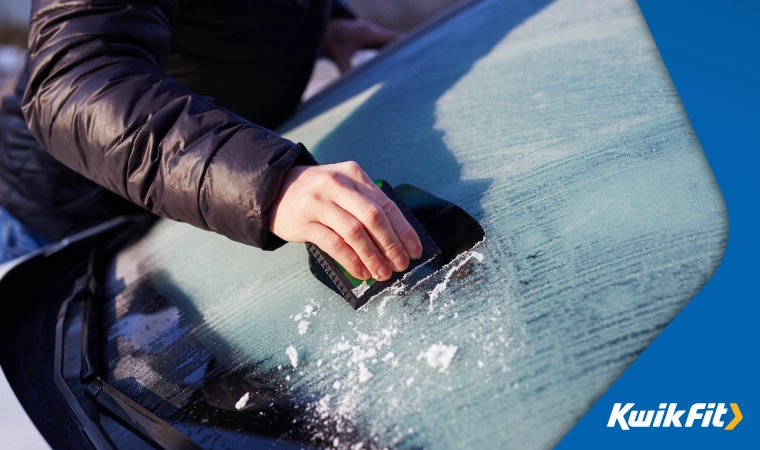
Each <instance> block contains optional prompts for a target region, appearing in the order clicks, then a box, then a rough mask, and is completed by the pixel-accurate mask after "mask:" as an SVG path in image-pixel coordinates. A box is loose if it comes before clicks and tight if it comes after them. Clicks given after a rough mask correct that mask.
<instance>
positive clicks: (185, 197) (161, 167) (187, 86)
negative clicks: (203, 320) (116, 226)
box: [0, 0, 348, 249]
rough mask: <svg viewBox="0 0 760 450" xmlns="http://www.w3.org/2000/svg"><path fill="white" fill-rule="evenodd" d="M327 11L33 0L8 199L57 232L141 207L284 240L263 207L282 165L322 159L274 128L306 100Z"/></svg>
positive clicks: (3, 143)
mask: <svg viewBox="0 0 760 450" xmlns="http://www.w3.org/2000/svg"><path fill="white" fill-rule="evenodd" d="M333 14H334V15H335V16H341V17H345V16H347V15H348V13H347V11H346V10H345V8H342V7H340V8H337V7H336V8H333ZM330 15H331V4H330V2H329V1H328V0H222V1H213V2H209V1H206V0H131V1H127V0H85V1H82V0H38V1H35V2H34V3H33V6H32V15H31V21H30V39H29V61H28V67H27V70H26V71H25V73H23V74H22V75H21V77H20V79H19V82H18V85H17V88H16V90H15V94H12V95H10V96H6V97H5V98H4V99H3V102H2V108H0V204H2V205H3V206H4V207H5V208H6V209H7V210H8V211H10V212H11V213H12V214H13V215H14V216H15V217H17V218H18V219H19V220H20V221H21V222H22V223H23V224H24V225H26V226H27V227H29V228H31V229H33V230H35V231H37V232H39V233H41V234H42V235H44V236H45V237H47V238H49V239H52V240H54V239H60V238H62V237H65V236H67V235H69V234H71V233H73V232H75V231H78V230H80V229H83V228H85V227H87V226H91V225H93V224H95V223H97V222H99V221H102V220H104V219H107V218H109V217H112V216H114V215H117V214H124V213H130V212H134V211H135V210H137V209H139V208H136V207H135V205H137V206H138V207H141V208H143V209H145V210H148V211H150V212H152V213H153V214H157V215H159V216H163V217H167V218H170V219H174V220H178V221H183V222H187V223H190V224H192V225H195V226H197V227H200V228H203V229H207V230H212V231H215V232H217V233H220V234H223V235H225V236H227V237H229V238H230V239H233V240H236V241H239V242H243V243H245V244H249V245H254V246H257V247H260V248H264V249H273V248H276V247H278V246H280V245H282V241H281V240H280V239H279V238H277V237H276V236H274V235H271V234H270V233H269V232H268V214H267V213H268V211H269V209H270V208H271V206H272V203H273V201H274V199H275V198H276V197H277V194H278V191H279V188H280V186H281V184H282V181H283V178H284V176H285V174H286V172H287V171H288V170H289V169H290V168H291V167H293V166H294V165H300V164H316V162H315V161H314V159H313V158H312V156H311V155H310V154H309V152H308V151H307V150H306V149H305V148H304V146H303V145H301V144H294V143H293V142H290V141H288V140H287V139H284V138H282V137H280V136H278V135H277V134H276V133H274V132H272V131H270V130H269V129H268V128H271V127H274V126H276V125H277V124H278V123H280V122H281V121H283V120H284V119H285V118H287V117H288V115H289V114H290V113H291V112H292V111H293V109H294V108H295V107H296V106H297V104H298V102H299V99H300V96H301V93H302V92H303V90H304V88H305V86H306V83H307V82H308V79H309V76H310V74H311V69H312V67H313V64H314V61H315V59H316V56H317V52H318V47H319V43H320V40H321V36H322V34H323V31H324V27H325V24H326V22H327V20H328V18H329V17H330ZM22 116H23V117H22ZM114 194H115V195H114Z"/></svg>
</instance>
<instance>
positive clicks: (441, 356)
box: [417, 343, 457, 372]
mask: <svg viewBox="0 0 760 450" xmlns="http://www.w3.org/2000/svg"><path fill="white" fill-rule="evenodd" d="M456 353H457V346H455V345H444V344H441V343H439V344H433V345H431V346H430V348H429V349H427V351H424V352H422V353H420V354H419V356H417V361H419V360H421V359H423V358H424V359H425V361H426V362H427V365H428V366H430V367H433V368H436V367H437V368H439V369H440V371H441V372H445V371H446V370H447V369H448V368H449V365H450V364H451V360H453V359H454V355H455V354H456Z"/></svg>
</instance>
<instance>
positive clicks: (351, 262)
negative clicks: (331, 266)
mask: <svg viewBox="0 0 760 450" xmlns="http://www.w3.org/2000/svg"><path fill="white" fill-rule="evenodd" d="M343 267H345V268H346V269H348V271H349V272H351V273H356V274H361V273H362V269H363V268H364V264H362V261H361V259H360V258H359V256H358V255H357V254H356V253H354V254H352V255H351V256H349V257H348V259H347V260H346V264H345V265H344V266H343Z"/></svg>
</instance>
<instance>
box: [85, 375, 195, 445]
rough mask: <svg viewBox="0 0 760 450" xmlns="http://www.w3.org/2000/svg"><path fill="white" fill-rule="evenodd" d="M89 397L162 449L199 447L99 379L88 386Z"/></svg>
mask: <svg viewBox="0 0 760 450" xmlns="http://www.w3.org/2000/svg"><path fill="white" fill-rule="evenodd" d="M85 393H86V394H87V397H89V398H91V399H92V400H93V401H95V403H97V404H98V405H100V406H102V407H103V408H105V409H107V410H108V411H109V412H111V413H112V414H113V415H115V416H116V417H117V418H118V419H119V420H120V421H121V422H122V423H123V424H125V425H126V426H127V427H129V428H130V429H131V430H133V431H135V432H136V433H139V434H140V435H142V436H143V437H145V438H147V439H149V440H150V441H151V442H153V443H154V444H155V445H157V446H159V447H160V448H167V449H168V448H170V449H178V450H196V449H199V448H200V447H198V445H197V444H196V443H195V442H193V441H191V440H190V439H188V438H187V436H185V435H184V434H182V433H180V432H179V431H177V429H176V428H174V427H173V426H171V425H169V424H168V423H166V422H164V421H163V420H161V419H159V418H158V417H156V416H155V415H154V414H153V413H151V412H150V411H148V410H147V409H145V408H143V407H142V406H140V405H138V404H137V403H135V402H133V401H132V400H130V399H129V398H127V397H126V396H125V395H124V394H122V393H121V392H119V391H118V390H116V389H115V388H113V387H112V386H110V385H108V384H107V383H106V382H105V381H103V380H101V379H100V378H99V377H98V378H95V379H94V380H92V381H91V382H90V383H89V384H88V385H87V391H86V392H85Z"/></svg>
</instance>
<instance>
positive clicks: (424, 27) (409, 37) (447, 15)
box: [296, 0, 484, 112]
mask: <svg viewBox="0 0 760 450" xmlns="http://www.w3.org/2000/svg"><path fill="white" fill-rule="evenodd" d="M483 1H484V0H464V1H459V2H456V3H454V4H452V5H451V6H449V7H447V8H445V9H443V10H442V11H440V12H439V13H437V14H435V15H433V16H432V17H430V18H429V19H427V20H426V21H424V22H422V24H420V25H418V26H417V27H415V28H413V29H412V31H410V32H409V33H406V34H404V36H403V37H402V38H401V39H399V40H397V41H396V42H393V43H392V44H389V45H387V46H386V47H383V49H382V50H380V52H378V54H377V56H375V57H374V58H372V59H370V60H369V61H367V62H366V63H364V64H361V65H359V66H357V67H355V68H353V69H350V70H349V71H348V72H347V73H346V74H345V75H343V76H341V77H340V78H338V79H337V80H335V81H334V82H332V83H330V84H329V85H328V86H326V87H325V88H324V89H322V90H321V91H319V92H318V93H316V94H314V95H313V96H312V97H310V98H309V99H308V100H306V101H305V102H303V103H301V104H300V105H299V106H298V108H297V110H296V112H300V111H302V110H304V109H307V108H309V107H310V106H311V105H312V104H314V103H317V102H319V101H321V100H322V99H323V98H324V97H326V96H328V95H330V94H331V93H332V92H333V91H335V90H337V89H339V88H340V87H341V86H343V85H344V84H346V83H347V82H349V81H351V80H352V79H353V78H356V77H357V76H358V75H360V74H362V73H364V72H366V71H367V70H369V69H370V68H372V67H374V66H375V65H376V64H378V63H379V62H381V61H383V60H385V59H387V58H388V57H389V56H390V55H392V54H394V53H396V52H397V51H399V50H400V49H402V48H404V47H406V46H408V45H410V44H412V43H413V42H415V41H416V40H417V39H419V38H420V37H421V36H423V35H425V34H427V33H428V32H430V31H431V30H433V29H434V28H437V27H438V26H439V25H441V24H442V23H444V22H446V21H448V20H449V19H451V18H452V17H454V16H455V15H457V14H459V13H460V12H462V11H464V10H466V9H469V8H471V7H473V6H474V5H476V4H478V3H481V2H483Z"/></svg>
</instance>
